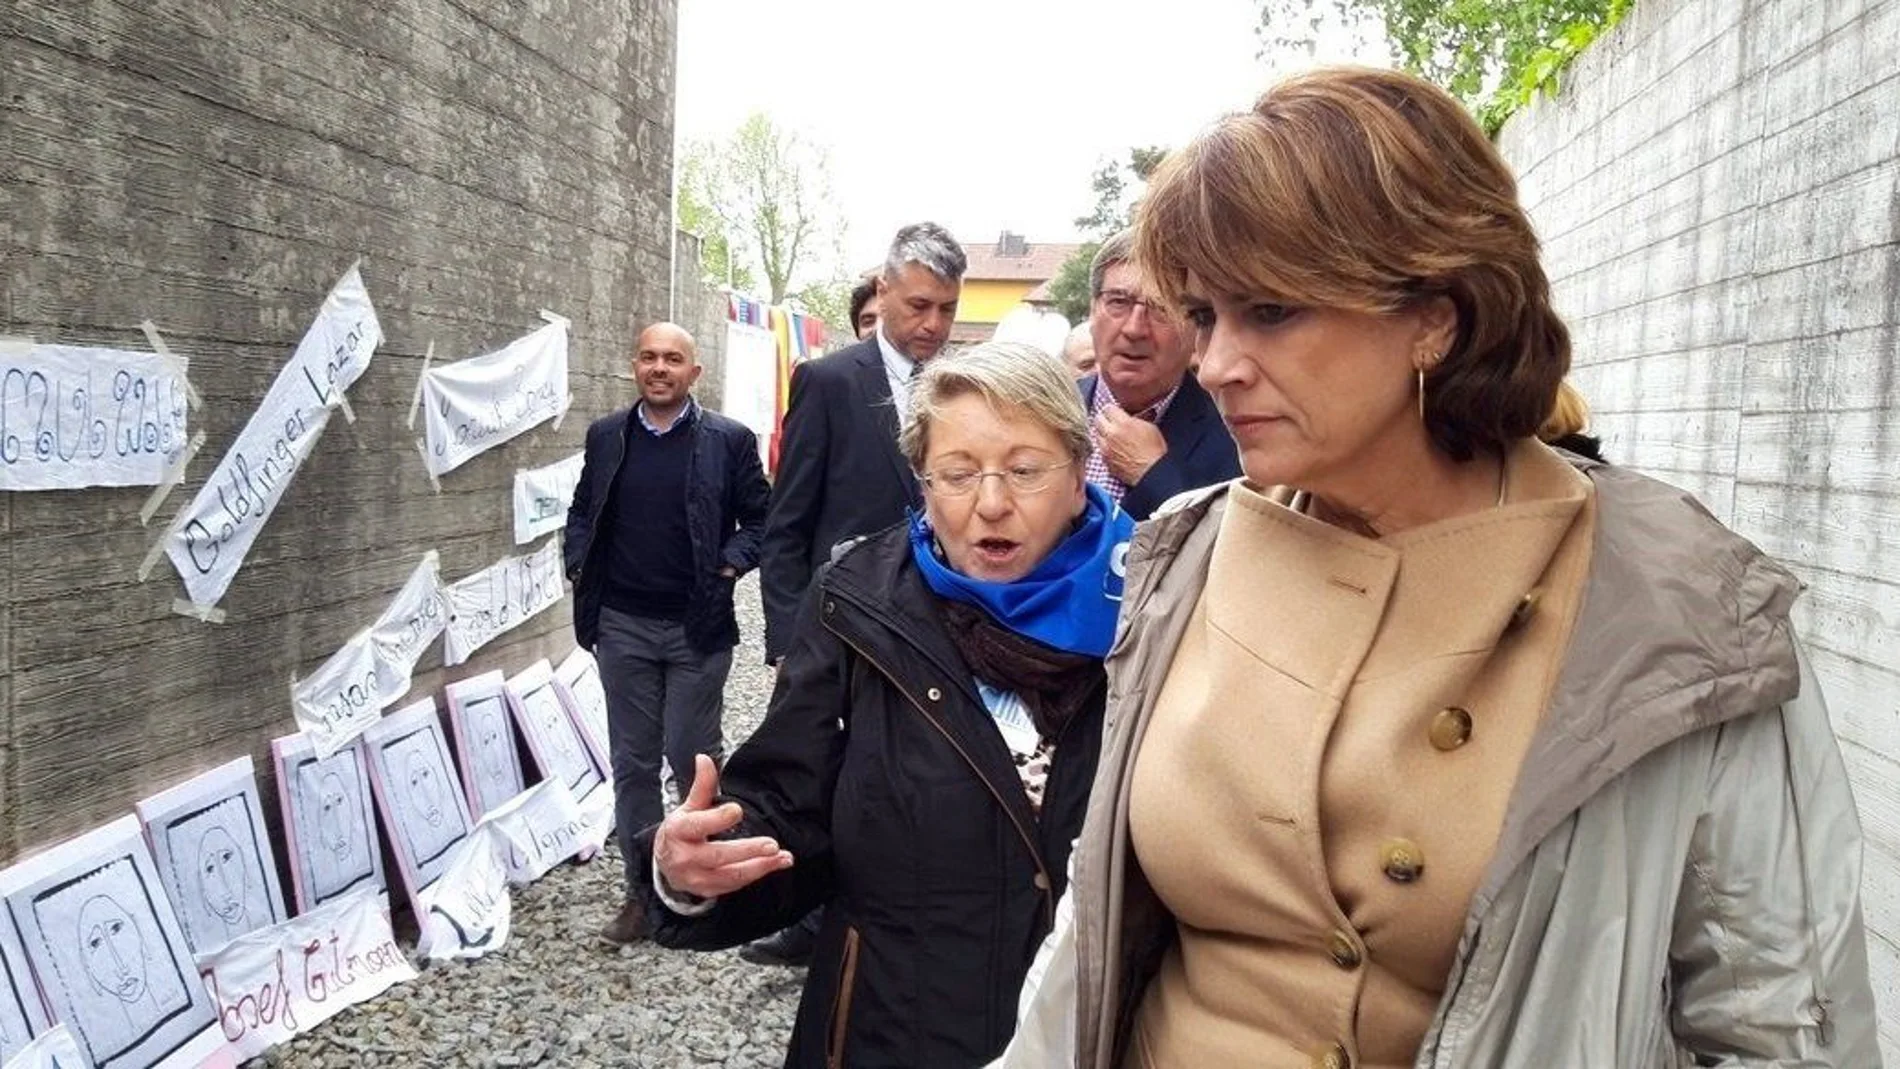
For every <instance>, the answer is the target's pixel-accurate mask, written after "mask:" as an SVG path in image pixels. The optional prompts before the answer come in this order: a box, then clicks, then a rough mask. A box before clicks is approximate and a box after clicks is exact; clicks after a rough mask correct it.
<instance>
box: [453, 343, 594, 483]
mask: <svg viewBox="0 0 1900 1069" xmlns="http://www.w3.org/2000/svg"><path fill="white" fill-rule="evenodd" d="M567 405H568V393H567V320H565V319H557V320H554V321H553V322H550V323H548V324H547V325H546V326H544V327H542V328H540V329H539V330H536V331H534V332H533V333H530V334H527V335H524V336H523V337H520V338H516V339H515V340H514V341H512V342H509V343H508V344H507V345H506V346H503V347H502V348H500V349H498V350H496V351H495V352H492V353H486V354H484V355H482V356H472V357H469V358H468V359H467V360H457V361H456V362H455V363H453V364H438V365H436V366H435V367H431V368H430V369H429V370H428V371H426V372H424V373H423V375H422V415H423V420H424V428H425V432H426V434H427V437H428V444H427V448H426V449H425V450H424V454H423V458H424V460H425V461H427V463H428V467H429V472H430V474H432V475H436V476H441V475H444V474H447V473H448V472H451V471H454V470H455V469H456V468H458V467H460V466H461V465H462V464H464V463H465V462H467V461H468V460H469V459H470V458H471V457H475V456H477V455H479V454H481V453H482V452H483V451H485V450H488V449H492V448H494V447H495V446H498V445H500V444H502V443H503V442H506V441H508V440H509V439H511V438H513V437H515V436H516V435H519V434H521V433H522V432H524V431H526V430H528V429H529V428H531V427H533V426H535V425H536V424H540V423H545V422H546V421H548V420H551V419H554V418H555V417H557V416H559V415H561V414H562V413H564V412H566V411H567Z"/></svg>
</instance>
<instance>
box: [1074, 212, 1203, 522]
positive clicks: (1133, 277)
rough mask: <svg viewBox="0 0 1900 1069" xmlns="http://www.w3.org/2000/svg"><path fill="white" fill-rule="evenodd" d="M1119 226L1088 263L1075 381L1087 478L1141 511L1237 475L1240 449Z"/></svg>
mask: <svg viewBox="0 0 1900 1069" xmlns="http://www.w3.org/2000/svg"><path fill="white" fill-rule="evenodd" d="M1133 251H1134V241H1133V238H1132V237H1131V235H1130V234H1129V233H1128V232H1127V231H1123V232H1122V233H1119V234H1116V235H1115V236H1114V237H1112V238H1109V239H1108V240H1107V241H1106V242H1103V243H1102V248H1101V250H1100V251H1099V252H1097V253H1096V254H1095V262H1094V263H1093V264H1091V265H1090V266H1089V292H1090V293H1091V294H1092V295H1093V297H1092V303H1091V304H1090V306H1089V333H1090V335H1091V336H1092V337H1093V338H1094V341H1095V359H1096V366H1097V369H1098V370H1097V373H1096V374H1094V375H1090V376H1087V377H1086V378H1083V379H1082V380H1081V381H1080V383H1079V384H1078V385H1079V386H1080V387H1081V390H1082V403H1083V404H1084V405H1085V406H1087V408H1088V412H1089V421H1090V424H1089V437H1090V438H1091V439H1092V441H1093V444H1094V446H1095V452H1094V454H1093V455H1092V456H1090V457H1089V461H1088V480H1089V482H1092V483H1094V484H1095V485H1097V486H1099V487H1101V488H1102V489H1104V490H1106V491H1108V495H1109V496H1110V497H1112V498H1114V499H1115V500H1116V501H1119V502H1120V503H1121V506H1122V510H1123V511H1124V512H1127V513H1128V514H1129V515H1130V516H1133V517H1134V518H1135V519H1138V520H1145V519H1147V518H1148V516H1149V514H1150V513H1152V512H1154V510H1155V509H1156V508H1159V507H1160V505H1161V503H1162V502H1163V501H1166V500H1167V499H1169V498H1171V497H1173V496H1174V495H1176V494H1179V493H1182V492H1183V491H1187V490H1195V489H1199V488H1200V487H1203V486H1212V485H1213V484H1215V483H1219V482H1225V481H1227V480H1228V479H1233V478H1237V477H1238V476H1239V475H1240V452H1239V450H1238V449H1237V448H1235V446H1234V439H1233V436H1231V435H1229V434H1228V433H1227V425H1226V424H1224V423H1222V422H1221V418H1220V412H1219V410H1218V409H1216V408H1215V407H1214V400H1213V398H1211V397H1209V396H1208V395H1207V391H1206V390H1203V389H1202V388H1201V384H1200V383H1199V382H1198V381H1196V380H1195V377H1194V371H1193V369H1191V368H1190V367H1189V366H1188V365H1189V362H1190V360H1191V359H1192V358H1193V356H1194V334H1193V331H1192V329H1191V328H1189V327H1188V326H1187V325H1186V324H1184V323H1181V322H1179V321H1178V320H1177V319H1176V318H1175V316H1174V315H1173V314H1172V313H1170V312H1168V311H1167V310H1165V309H1161V308H1157V307H1156V306H1155V304H1154V303H1153V302H1152V301H1151V300H1150V299H1149V297H1150V294H1149V291H1148V289H1147V286H1146V284H1145V280H1144V278H1143V277H1142V273H1141V268H1140V267H1138V266H1136V265H1135V263H1134V262H1133V261H1132V260H1131V259H1130V256H1131V255H1132V254H1133Z"/></svg>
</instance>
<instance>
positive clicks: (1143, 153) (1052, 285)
mask: <svg viewBox="0 0 1900 1069" xmlns="http://www.w3.org/2000/svg"><path fill="white" fill-rule="evenodd" d="M1167 156H1168V150H1167V149H1165V148H1162V147H1160V146H1159V145H1149V146H1147V147H1145V148H1142V147H1137V148H1131V149H1129V150H1128V159H1127V161H1126V162H1122V161H1116V160H1110V161H1104V162H1103V164H1102V165H1101V166H1100V167H1099V168H1097V169H1096V171H1095V174H1094V175H1093V176H1091V177H1090V178H1089V188H1090V189H1092V190H1093V191H1094V192H1095V207H1094V209H1093V210H1092V211H1090V212H1089V214H1087V215H1084V216H1082V217H1080V218H1078V219H1076V220H1075V226H1076V229H1077V230H1080V231H1082V233H1083V234H1084V235H1085V236H1087V237H1088V239H1089V240H1088V241H1086V242H1084V243H1083V245H1082V247H1081V248H1079V249H1077V250H1076V251H1075V254H1074V255H1073V256H1070V257H1069V258H1068V259H1067V260H1064V261H1063V263H1062V266H1061V267H1060V268H1058V269H1057V270H1056V275H1055V277H1054V278H1052V279H1050V280H1049V297H1050V300H1051V301H1052V302H1053V303H1054V305H1055V309H1056V311H1058V312H1060V313H1062V315H1063V316H1064V317H1065V318H1067V319H1068V320H1069V322H1071V323H1079V322H1081V321H1082V320H1085V319H1087V318H1088V317H1089V302H1090V300H1091V299H1092V298H1091V294H1090V293H1089V265H1090V264H1091V263H1093V262H1094V260H1095V252H1096V250H1097V249H1100V248H1101V247H1102V242H1104V241H1106V240H1108V239H1109V238H1111V237H1113V236H1114V235H1115V234H1117V233H1119V232H1120V231H1122V230H1125V229H1127V227H1128V223H1129V220H1130V217H1131V215H1132V214H1133V212H1134V206H1135V203H1136V202H1137V201H1138V200H1140V191H1141V189H1142V188H1144V187H1145V186H1146V185H1147V184H1148V179H1149V178H1150V177H1151V176H1152V175H1153V174H1154V172H1155V168H1157V167H1159V166H1161V161H1162V160H1164V159H1166V158H1167Z"/></svg>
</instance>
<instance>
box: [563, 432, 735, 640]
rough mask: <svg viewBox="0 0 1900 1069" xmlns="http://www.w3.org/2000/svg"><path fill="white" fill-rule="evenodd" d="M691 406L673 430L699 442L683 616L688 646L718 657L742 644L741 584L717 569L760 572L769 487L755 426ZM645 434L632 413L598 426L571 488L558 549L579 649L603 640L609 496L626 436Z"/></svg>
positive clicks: (690, 484) (689, 491)
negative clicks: (737, 589)
mask: <svg viewBox="0 0 1900 1069" xmlns="http://www.w3.org/2000/svg"><path fill="white" fill-rule="evenodd" d="M693 407H694V410H695V411H697V413H698V414H697V415H696V416H694V417H693V418H692V423H691V424H690V425H689V426H686V427H681V428H679V429H677V430H675V431H673V433H675V434H690V435H692V436H693V457H692V462H691V467H690V468H689V469H688V471H687V474H686V500H685V501H683V502H681V503H680V505H681V507H684V508H685V509H686V526H687V530H688V531H690V532H691V535H690V537H691V538H692V541H693V571H694V574H695V576H696V577H697V578H696V579H695V580H694V583H693V593H692V598H691V601H690V603H689V604H688V606H687V609H686V620H685V628H686V641H687V644H688V645H690V646H692V647H693V649H695V650H697V651H699V652H701V653H716V652H719V651H721V650H729V649H731V648H732V647H734V646H736V645H738V644H739V622H738V619H737V618H736V617H735V616H734V614H733V611H732V588H733V584H734V582H735V581H736V580H735V579H728V578H726V577H724V576H722V575H720V574H719V569H721V568H731V569H732V570H733V572H734V573H735V574H736V575H743V574H745V573H746V572H748V571H750V570H751V569H753V568H756V567H758V563H759V539H760V537H761V536H762V535H763V534H764V532H765V510H766V506H767V504H768V502H769V501H770V500H771V494H772V488H771V484H769V483H767V482H766V481H765V469H764V467H763V466H762V465H760V463H759V440H758V437H757V436H756V435H754V434H753V433H752V430H751V428H749V427H747V426H746V425H745V424H743V423H740V422H738V421H737V420H733V419H728V418H727V417H725V416H722V415H720V414H718V413H717V412H708V411H706V410H705V409H704V408H701V407H699V406H698V405H694V406H693ZM680 418H681V419H686V418H687V416H686V415H684V414H682V415H681V416H680ZM646 433H649V432H648V431H647V430H646V428H644V427H642V426H640V423H639V420H637V419H636V418H634V415H633V409H631V408H626V409H622V410H620V411H619V412H616V413H614V414H613V415H611V416H607V417H605V418H602V419H598V420H595V421H594V423H593V425H592V426H590V427H588V428H587V453H586V459H585V460H584V461H583V462H582V465H581V481H580V485H578V486H576V487H575V488H574V503H573V504H572V505H571V506H569V507H568V510H567V535H566V537H565V539H564V540H563V542H562V546H561V549H562V553H563V555H564V556H565V557H566V564H567V577H568V580H569V581H570V582H572V583H573V584H574V639H575V641H577V642H579V643H580V644H581V647H582V648H583V649H588V650H591V649H593V648H594V639H595V637H596V636H598V635H599V634H600V596H601V590H602V589H603V587H604V586H605V583H604V579H605V574H604V572H605V569H606V567H607V562H608V561H610V560H611V559H612V558H613V554H612V553H610V552H609V545H608V539H610V538H611V537H612V535H613V528H612V523H613V494H614V488H615V487H616V486H617V485H619V482H620V466H621V465H622V464H623V463H624V462H625V461H626V458H627V436H628V435H629V434H646ZM655 507H660V503H657V502H656V504H655ZM595 535H600V536H601V537H599V538H596V537H595Z"/></svg>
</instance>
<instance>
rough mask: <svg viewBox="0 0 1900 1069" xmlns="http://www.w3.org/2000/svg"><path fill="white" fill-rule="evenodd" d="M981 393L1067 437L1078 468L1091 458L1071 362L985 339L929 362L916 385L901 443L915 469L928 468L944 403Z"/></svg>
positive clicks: (912, 387) (1065, 441)
mask: <svg viewBox="0 0 1900 1069" xmlns="http://www.w3.org/2000/svg"><path fill="white" fill-rule="evenodd" d="M970 394H977V395H980V396H981V397H982V398H983V400H984V401H986V402H987V403H988V404H989V406H990V408H991V409H992V410H995V411H998V412H1002V411H1007V410H1009V409H1014V410H1016V411H1018V412H1021V413H1023V414H1024V415H1026V416H1028V417H1029V418H1030V419H1031V420H1033V421H1035V422H1037V423H1040V424H1042V425H1043V426H1045V427H1048V428H1049V429H1050V430H1052V431H1054V432H1055V433H1056V437H1057V438H1059V439H1061V441H1062V445H1063V448H1064V450H1065V451H1066V452H1067V453H1068V455H1069V459H1070V460H1071V461H1074V462H1075V463H1076V464H1077V465H1078V466H1077V469H1076V470H1077V472H1078V473H1079V472H1080V471H1081V468H1080V465H1081V463H1082V462H1083V461H1085V460H1087V459H1088V456H1089V417H1088V414H1087V413H1086V412H1084V411H1082V395H1081V393H1080V392H1079V391H1078V390H1076V388H1075V376H1073V375H1071V374H1070V373H1069V366H1068V365H1067V364H1064V363H1063V362H1062V361H1060V360H1058V359H1056V358H1055V357H1053V356H1051V355H1049V354H1048V353H1046V352H1043V351H1042V350H1041V349H1038V348H1036V347H1035V346H1033V345H1025V344H1022V343H1021V342H985V343H983V344H982V345H973V346H971V347H970V348H968V349H965V350H963V351H962V352H959V353H955V354H953V355H950V356H940V357H938V358H936V359H935V360H932V361H930V362H929V363H927V364H925V365H924V367H923V370H921V371H919V372H918V373H917V377H916V378H915V379H913V380H912V381H911V384H910V412H909V415H908V418H906V419H905V420H904V428H903V430H902V431H901V432H900V433H899V434H898V436H897V445H898V448H899V449H900V450H902V451H903V454H904V459H905V460H907V461H908V462H909V463H910V467H911V470H912V471H916V472H922V471H923V470H924V458H925V456H926V454H928V453H929V452H930V425H931V423H932V422H934V421H935V419H936V418H937V415H938V414H939V410H940V409H941V408H942V406H943V405H945V404H947V403H949V402H951V401H954V400H956V399H957V398H959V397H965V396H968V395H970Z"/></svg>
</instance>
